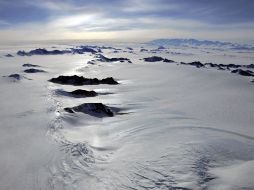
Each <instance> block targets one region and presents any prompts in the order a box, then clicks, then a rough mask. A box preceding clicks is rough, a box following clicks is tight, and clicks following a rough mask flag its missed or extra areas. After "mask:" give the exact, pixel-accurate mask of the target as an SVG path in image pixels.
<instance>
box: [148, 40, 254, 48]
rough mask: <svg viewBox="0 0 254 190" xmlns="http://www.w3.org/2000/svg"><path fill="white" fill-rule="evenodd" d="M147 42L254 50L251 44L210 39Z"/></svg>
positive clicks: (160, 44)
mask: <svg viewBox="0 0 254 190" xmlns="http://www.w3.org/2000/svg"><path fill="white" fill-rule="evenodd" d="M147 44H151V45H158V46H166V45H168V46H177V47H180V46H182V47H210V48H228V49H232V50H251V51H253V50H254V47H253V46H251V45H246V44H244V45H242V44H237V43H231V42H220V41H210V40H197V39H156V40H152V41H150V42H147Z"/></svg>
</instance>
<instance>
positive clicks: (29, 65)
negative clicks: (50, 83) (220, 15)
mask: <svg viewBox="0 0 254 190" xmlns="http://www.w3.org/2000/svg"><path fill="white" fill-rule="evenodd" d="M22 66H23V67H40V66H39V65H33V64H30V63H25V64H23V65H22Z"/></svg>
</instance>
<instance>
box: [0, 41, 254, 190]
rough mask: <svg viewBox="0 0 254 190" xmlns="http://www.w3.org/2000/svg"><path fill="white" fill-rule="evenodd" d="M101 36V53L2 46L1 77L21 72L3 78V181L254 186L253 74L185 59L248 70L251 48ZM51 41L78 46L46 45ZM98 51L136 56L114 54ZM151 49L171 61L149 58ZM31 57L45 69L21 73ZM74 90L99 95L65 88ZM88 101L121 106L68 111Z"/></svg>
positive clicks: (25, 185) (15, 184) (56, 185)
mask: <svg viewBox="0 0 254 190" xmlns="http://www.w3.org/2000/svg"><path fill="white" fill-rule="evenodd" d="M90 45H94V44H90ZM96 45H97V46H99V47H101V48H100V49H101V51H102V52H100V53H97V55H96V54H92V53H84V54H63V55H33V56H18V55H16V52H17V51H18V50H26V51H30V50H32V49H36V48H41V46H40V44H39V45H34V46H27V45H24V46H23V47H8V48H5V47H2V48H1V57H0V74H1V76H8V75H10V74H19V75H20V76H21V79H20V80H16V79H15V78H13V77H0V84H1V85H0V88H1V93H0V98H1V102H0V106H1V111H0V120H1V123H0V134H1V137H0V151H1V157H0V167H1V170H0V176H1V178H0V189H5V190H9V189H10V190H16V189H26V190H35V189H57V190H63V189H65V190H72V189H75V190H81V189H82V190H83V189H88V190H92V189H96V190H97V189H103V190H104V189H109V190H111V189H138V190H144V189H175V190H176V189H182V190H190V189H193V190H194V189H195V190H196V189H208V190H210V189H211V190H212V189H224V190H229V189H230V190H232V189H236V190H237V189H253V188H254V183H253V180H251V176H253V175H254V173H253V171H254V170H253V167H254V128H253V124H254V117H253V115H254V109H253V108H254V96H253V92H254V86H253V82H251V81H252V80H253V78H254V77H252V76H242V75H240V74H238V73H231V71H232V70H233V69H232V68H229V69H225V70H222V69H218V68H213V67H209V66H205V67H201V68H197V67H195V66H192V65H185V64H181V62H187V63H188V62H192V61H201V62H202V63H206V62H212V63H216V64H235V65H237V64H238V65H241V66H242V67H241V69H243V70H247V68H246V67H245V66H246V65H250V64H252V63H253V60H254V56H253V54H252V53H250V52H244V53H242V52H241V53H239V52H235V51H230V50H228V49H226V50H225V51H223V52H221V51H217V50H209V51H208V50H207V51H205V52H204V51H203V50H199V49H188V48H187V49H186V48H179V47H176V48H166V49H160V50H157V49H154V46H149V45H146V46H144V45H143V44H142V45H143V46H144V47H141V46H142V45H140V44H123V43H119V44H118V43H112V44H96ZM52 46H55V47H56V48H57V49H65V48H69V47H76V46H69V45H68V46H62V45H61V46H59V45H57V44H49V45H48V46H45V47H44V48H47V49H50V48H51V47H52ZM97 46H96V47H93V48H94V49H96V50H97V49H98V47H97ZM103 46H104V48H102V47H103ZM106 47H107V48H106ZM109 47H113V48H109ZM130 47H131V48H132V49H130ZM141 49H146V50H147V51H141ZM8 53H10V54H12V55H13V56H14V57H6V56H5V55H6V54H8ZM98 54H102V55H104V56H105V57H107V58H128V59H129V60H130V61H131V62H132V63H129V62H128V61H123V62H120V61H116V62H109V61H108V59H103V57H102V56H101V55H98ZM151 56H161V57H163V58H167V59H171V60H174V61H175V62H172V63H165V62H162V61H159V62H145V61H144V60H143V58H146V57H151ZM25 63H29V64H34V65H38V66H39V67H36V68H39V69H42V70H44V71H45V72H44V73H24V72H23V70H25V69H27V68H25V67H23V66H22V65H23V64H25ZM88 63H89V64H88ZM248 70H250V71H254V70H253V68H248ZM59 75H79V76H84V77H87V78H99V79H102V78H106V77H113V78H114V79H116V80H117V81H118V82H119V83H120V84H119V85H107V84H100V85H84V86H73V85H62V84H56V83H52V82H49V81H48V80H49V79H51V78H52V77H57V76H59ZM76 89H83V90H94V91H95V92H97V93H98V96H95V97H86V98H75V97H73V96H68V93H66V92H71V91H74V90H76ZM63 92H65V93H63ZM83 103H103V104H105V105H107V106H109V107H112V108H117V109H119V110H120V113H122V114H116V115H115V116H114V117H94V116H93V115H88V114H84V113H80V112H76V113H69V112H66V111H65V110H64V108H66V107H74V106H78V105H81V104H83Z"/></svg>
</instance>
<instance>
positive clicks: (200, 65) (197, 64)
mask: <svg viewBox="0 0 254 190" xmlns="http://www.w3.org/2000/svg"><path fill="white" fill-rule="evenodd" d="M181 64H182V65H191V66H195V67H197V68H200V67H204V66H205V65H204V64H203V63H201V62H199V61H193V62H190V63H184V62H181Z"/></svg>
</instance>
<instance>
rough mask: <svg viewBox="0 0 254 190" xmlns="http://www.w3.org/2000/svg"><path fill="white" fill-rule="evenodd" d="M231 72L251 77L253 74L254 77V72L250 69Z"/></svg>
mask: <svg viewBox="0 0 254 190" xmlns="http://www.w3.org/2000/svg"><path fill="white" fill-rule="evenodd" d="M231 73H237V74H239V75H242V76H247V77H251V76H252V77H254V72H253V71H250V70H242V69H236V70H233V71H231Z"/></svg>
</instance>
